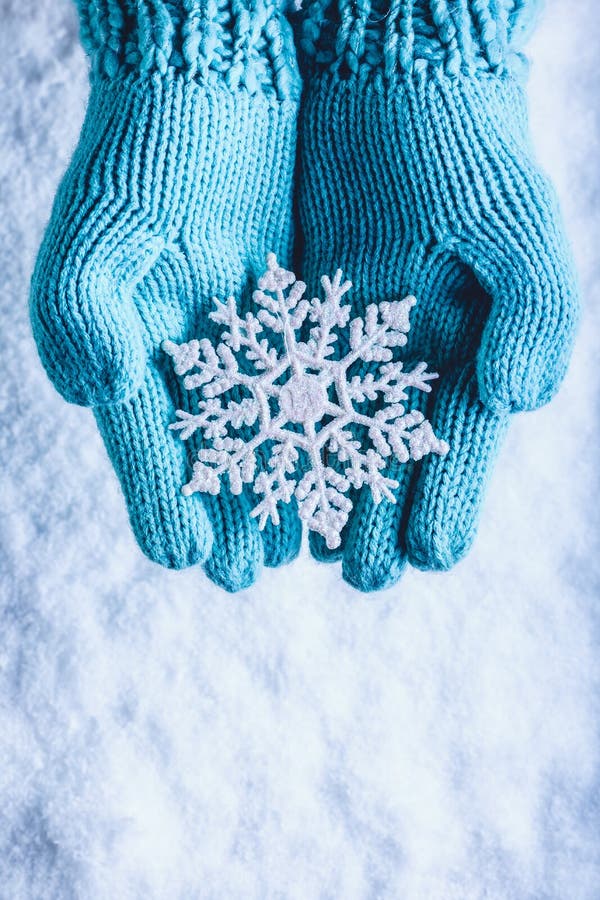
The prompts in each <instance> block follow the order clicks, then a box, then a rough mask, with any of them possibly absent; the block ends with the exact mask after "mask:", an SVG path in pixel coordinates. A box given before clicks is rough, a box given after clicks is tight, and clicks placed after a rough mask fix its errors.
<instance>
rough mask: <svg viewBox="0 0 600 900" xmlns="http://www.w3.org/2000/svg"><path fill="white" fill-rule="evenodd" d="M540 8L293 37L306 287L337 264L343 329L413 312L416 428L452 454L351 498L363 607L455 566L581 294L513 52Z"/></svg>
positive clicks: (352, 572) (345, 0)
mask: <svg viewBox="0 0 600 900" xmlns="http://www.w3.org/2000/svg"><path fill="white" fill-rule="evenodd" d="M536 5H537V4H536V3H535V2H533V3H532V2H527V0H452V2H450V0H395V2H394V0H358V2H354V0H352V2H349V0H305V4H304V7H303V10H304V11H303V13H302V16H301V18H300V19H299V22H298V30H299V56H300V58H301V61H302V66H303V67H304V68H305V70H306V82H307V83H306V89H305V95H304V98H303V109H302V112H301V120H300V129H299V134H300V166H301V169H300V184H299V198H300V216H301V223H302V228H303V233H304V249H303V268H302V271H303V276H304V278H305V280H306V281H307V282H308V284H309V287H310V288H311V289H314V288H315V285H316V282H317V279H318V277H319V276H320V275H321V273H331V272H333V271H335V269H336V268H337V267H338V266H339V267H341V268H342V269H343V270H344V274H345V275H346V276H347V277H348V278H350V279H351V280H352V281H353V283H354V288H353V291H352V296H353V298H354V300H353V302H354V304H355V312H354V313H353V314H359V313H360V311H361V310H364V308H365V307H366V305H367V304H369V303H372V302H379V301H381V300H384V299H385V300H387V299H390V300H391V299H400V298H402V297H403V296H404V295H406V294H414V295H415V296H416V297H417V305H416V307H415V310H414V312H413V315H412V319H411V323H412V327H411V332H410V334H409V335H408V344H407V348H406V351H405V353H406V354H407V356H406V358H407V359H408V360H409V361H419V360H424V361H426V362H427V363H428V364H429V368H430V369H433V370H436V371H438V372H439V373H440V380H439V382H435V383H434V384H433V390H432V392H431V394H430V395H429V400H428V406H427V409H426V415H427V416H428V417H429V418H430V419H431V422H432V425H433V429H434V431H435V433H436V435H437V437H439V438H442V439H445V440H446V441H447V442H448V443H449V445H450V452H449V453H448V454H447V456H445V457H444V458H440V457H438V456H429V457H427V458H426V459H424V460H423V461H422V462H419V463H416V464H409V465H402V466H398V467H397V469H396V470H392V472H391V473H390V474H392V476H393V477H395V478H396V479H398V480H399V482H400V486H399V488H398V490H397V500H398V503H397V505H395V506H394V505H392V504H390V503H386V502H383V503H381V504H380V505H379V506H375V505H374V503H373V501H372V499H371V496H370V493H369V492H368V491H366V490H365V489H363V491H362V493H361V496H360V497H359V498H355V508H354V510H353V515H352V517H351V519H350V521H349V523H348V526H347V528H346V531H345V534H344V539H343V543H342V548H341V550H340V551H339V553H340V554H342V555H343V571H344V576H345V578H346V579H347V580H348V581H350V582H351V583H352V584H354V585H355V586H357V587H359V588H362V589H365V590H368V589H376V588H380V587H384V586H386V585H388V584H391V583H393V582H394V581H395V580H396V579H397V578H398V576H399V574H400V572H401V570H402V567H403V565H404V563H405V560H406V558H407V557H408V559H409V561H410V562H411V563H412V564H413V565H415V566H418V567H421V568H441V569H444V568H447V567H449V566H451V565H452V564H453V563H454V562H456V561H457V560H458V559H459V558H460V557H461V556H462V555H463V554H464V553H465V551H466V550H467V549H468V547H469V545H470V543H471V541H472V539H473V536H474V533H475V528H476V522H477V516H478V512H479V509H480V505H481V499H482V494H483V490H484V487H485V484H486V481H487V479H488V475H489V472H490V468H491V466H490V464H491V462H492V460H493V458H494V456H495V454H496V452H497V450H498V447H499V444H500V441H501V438H502V435H503V434H504V432H505V429H506V426H507V422H508V414H509V413H510V412H513V411H518V410H530V409H534V408H536V407H539V406H540V405H541V404H543V403H545V402H546V401H548V400H549V399H550V398H551V397H552V396H553V394H554V393H555V391H556V390H557V388H558V386H559V384H560V382H561V379H562V378H563V375H564V373H565V369H566V366H567V361H568V358H569V355H570V352H571V347H572V343H573V339H574V333H575V328H576V321H577V315H578V300H577V291H576V286H575V281H574V275H573V268H572V264H571V259H570V253H569V250H568V248H567V246H566V243H565V239H564V237H563V233H562V229H561V225H560V217H559V214H558V210H557V203H556V199H555V196H554V193H553V190H552V188H551V186H550V185H549V183H548V181H547V180H546V178H545V177H544V175H543V174H542V173H541V172H540V171H539V169H538V167H537V165H536V163H535V160H534V156H533V151H532V148H531V145H530V141H529V136H528V130H527V114H526V104H525V99H524V93H523V84H522V82H523V75H524V72H525V65H524V59H523V57H522V56H521V54H520V51H519V47H520V42H521V40H522V38H523V36H524V34H525V31H526V26H529V24H530V20H531V15H532V13H533V12H534V8H535V6H536ZM312 546H313V552H315V553H316V555H317V556H320V557H321V558H324V557H326V556H327V551H326V548H325V547H324V546H323V542H322V541H320V540H319V539H317V540H315V541H313V545H312Z"/></svg>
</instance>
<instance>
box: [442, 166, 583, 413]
mask: <svg viewBox="0 0 600 900" xmlns="http://www.w3.org/2000/svg"><path fill="white" fill-rule="evenodd" d="M507 181H508V182H510V189H509V190H507V191H506V192H504V193H503V194H501V195H500V196H501V197H502V198H503V201H502V203H498V204H497V205H496V206H494V207H488V208H487V209H486V210H485V211H484V212H483V214H482V216H481V217H480V218H479V219H477V220H473V222H472V223H471V224H470V226H469V229H468V231H467V233H466V234H465V235H464V237H463V238H461V240H460V241H459V247H458V248H457V249H458V253H459V255H460V256H461V257H462V259H463V261H464V262H465V263H466V264H467V265H469V266H470V267H471V268H472V269H473V271H474V272H475V274H476V275H477V277H478V279H479V281H480V282H481V284H482V286H483V287H484V288H485V290H486V292H487V293H488V294H489V296H490V298H491V311H490V314H489V316H488V319H487V322H486V325H485V327H484V331H483V335H482V340H481V345H480V349H479V353H478V358H477V380H478V385H479V392H480V397H481V399H482V401H483V403H485V405H486V406H487V407H488V408H489V409H492V410H494V411H496V412H501V411H512V412H517V411H520V410H531V409H536V408H537V407H539V406H542V405H543V404H545V403H547V402H548V401H549V400H550V399H551V398H552V397H553V396H554V394H555V393H556V391H557V390H558V388H559V386H560V384H561V382H562V380H563V378H564V375H565V372H566V369H567V365H568V362H569V358H570V356H571V350H572V346H573V342H574V338H575V333H576V327H577V322H578V318H579V299H578V288H577V279H576V276H575V271H574V265H573V262H572V259H571V253H570V249H569V247H568V246H567V242H566V239H565V237H564V235H563V233H562V228H561V224H560V213H559V210H558V204H557V201H556V199H555V196H554V192H553V189H552V187H551V186H550V184H549V183H548V182H547V181H546V179H545V177H544V176H543V175H541V174H540V173H539V172H532V171H531V170H530V171H529V172H528V171H527V169H524V168H521V167H519V166H517V165H515V166H514V167H512V171H511V172H510V178H509V179H507ZM505 186H506V187H507V188H508V187H509V184H506V185H505Z"/></svg>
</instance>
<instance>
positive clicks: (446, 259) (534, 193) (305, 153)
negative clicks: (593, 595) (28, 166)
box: [31, 0, 578, 591]
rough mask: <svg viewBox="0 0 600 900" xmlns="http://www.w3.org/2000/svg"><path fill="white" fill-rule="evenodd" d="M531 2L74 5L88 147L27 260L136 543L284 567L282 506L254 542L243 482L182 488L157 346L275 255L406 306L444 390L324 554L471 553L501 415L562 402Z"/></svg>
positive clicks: (178, 560) (168, 378) (59, 358)
mask: <svg viewBox="0 0 600 900" xmlns="http://www.w3.org/2000/svg"><path fill="white" fill-rule="evenodd" d="M537 6H538V3H537V2H529V0H353V2H349V0H329V2H326V0H304V4H303V5H302V7H301V8H300V9H299V10H296V11H294V12H290V13H286V11H285V10H284V9H282V8H281V4H278V3H274V2H265V0H256V2H254V0H229V2H225V3H221V2H219V3H217V2H215V0H169V2H167V0H79V2H78V7H79V12H80V18H81V26H82V36H83V42H84V45H85V47H86V49H87V51H88V52H89V55H90V57H91V60H92V75H91V95H90V100H89V105H88V109H87V114H86V118H85V122H84V125H83V130H82V134H81V139H80V142H79V145H78V147H77V149H76V151H75V153H74V156H73V160H72V162H71V165H70V167H69V170H68V172H67V173H66V175H65V177H64V179H63V181H62V184H61V186H60V188H59V191H58V194H57V197H56V201H55V204H54V208H53V211H52V216H51V219H50V223H49V225H48V228H47V231H46V234H45V237H44V241H43V244H42V247H41V249H40V253H39V257H38V261H37V265H36V268H35V272H34V276H33V281H32V290H31V320H32V325H33V332H34V336H35V339H36V342H37V345H38V348H39V352H40V356H41V359H42V362H43V363H44V366H45V368H46V370H47V372H48V375H49V377H50V379H51V380H52V382H53V383H54V385H55V386H56V388H57V389H58V390H59V391H60V392H61V394H62V395H63V396H64V397H65V398H66V399H67V400H69V401H71V402H75V403H79V404H82V405H87V406H90V407H92V408H93V410H94V414H95V417H96V420H97V422H98V426H99V429H100V432H101V434H102V437H103V439H104V442H105V444H106V447H107V450H108V453H109V455H110V458H111V460H112V462H113V465H114V467H115V470H116V472H117V474H118V476H119V479H120V482H121V486H122V489H123V493H124V495H125V499H126V503H127V506H128V510H129V516H130V519H131V524H132V527H133V530H134V532H135V535H136V538H137V540H138V542H139V544H140V546H141V548H142V549H143V551H144V552H145V553H146V554H147V555H148V556H149V557H150V558H151V559H153V560H154V561H156V562H158V563H161V564H162V565H165V566H169V567H173V568H179V567H183V566H188V565H193V564H195V563H199V564H202V565H203V566H204V568H205V570H206V573H207V574H208V576H209V577H210V578H211V579H212V580H213V581H215V582H216V583H218V584H219V585H221V586H222V587H224V588H226V589H227V590H232V591H233V590H239V589H241V588H244V587H247V586H249V585H250V584H251V583H252V582H253V581H254V580H255V579H256V578H257V576H258V575H259V573H260V569H261V566H262V565H263V564H264V565H268V566H277V565H280V564H282V563H285V562H287V561H289V560H291V559H293V558H294V557H295V556H296V555H297V553H298V550H299V545H300V541H301V534H302V529H301V523H300V519H299V517H298V513H297V509H296V507H295V504H294V503H290V504H284V505H282V508H281V510H280V513H279V523H278V524H277V525H275V524H274V523H273V522H268V523H267V525H266V527H265V528H264V529H263V530H261V529H260V528H259V523H258V521H257V519H256V518H255V517H252V516H251V512H252V509H253V506H254V505H255V503H254V499H253V495H252V492H251V490H250V488H245V489H244V490H243V491H242V492H241V493H239V494H234V493H232V491H231V489H230V487H229V486H227V485H226V484H225V485H223V486H222V488H221V490H220V492H219V493H218V494H214V495H212V494H194V495H193V496H191V497H190V496H185V495H184V494H183V493H182V490H181V488H182V485H183V484H184V483H186V482H187V481H188V480H189V476H190V471H191V468H192V465H193V457H192V456H191V452H190V446H188V445H187V444H186V443H185V442H183V441H181V440H179V439H178V438H177V436H176V435H174V434H173V432H172V431H170V430H169V427H168V426H169V423H172V422H173V421H174V418H175V411H176V410H177V409H179V408H180V407H182V406H184V405H185V402H186V399H185V397H184V393H185V391H184V390H183V388H182V385H181V379H180V378H178V377H177V375H176V373H175V372H174V371H173V366H172V361H171V360H170V359H169V357H168V355H167V354H165V352H164V350H163V344H164V342H165V341H175V342H177V343H179V344H182V343H185V342H190V341H194V340H197V339H200V340H202V339H203V338H208V339H210V340H214V339H215V327H214V324H212V323H211V319H210V318H209V313H210V312H211V311H212V310H213V309H214V304H213V298H214V297H217V298H221V299H225V298H227V297H229V296H233V297H234V298H235V300H236V301H237V302H238V303H239V304H240V308H241V309H243V308H247V305H248V301H249V298H251V296H252V292H253V290H254V289H255V287H256V282H257V279H258V277H259V276H260V274H261V273H262V272H263V271H264V269H265V260H266V259H267V256H268V254H270V253H274V254H275V255H276V257H277V259H278V260H279V262H280V263H282V264H283V265H285V266H290V267H292V261H293V260H294V261H295V263H296V265H295V268H296V270H297V271H298V275H299V276H301V277H302V278H303V280H304V281H305V282H306V283H307V285H308V294H309V295H310V296H312V295H313V294H315V293H317V292H318V287H319V279H320V277H321V276H322V275H324V274H325V275H329V276H333V274H334V273H335V272H336V270H337V269H338V268H339V269H342V270H343V272H344V275H346V276H347V277H348V278H350V279H351V280H352V282H353V287H352V290H351V293H350V294H349V295H348V297H349V300H350V302H351V304H352V315H353V316H359V315H363V314H364V310H365V309H366V307H367V306H368V305H369V304H377V303H380V302H381V301H383V300H390V301H392V300H399V299H401V298H402V297H404V296H405V295H407V294H414V295H415V296H416V297H417V298H418V302H417V304H416V306H415V308H414V311H413V312H412V315H411V329H410V340H409V342H408V345H407V349H406V354H407V360H408V361H411V360H412V361H415V362H417V361H419V360H426V361H427V362H428V364H429V367H430V369H433V370H435V371H437V372H438V373H439V375H440V379H439V382H438V383H436V384H435V386H434V389H433V390H432V391H431V393H429V394H426V395H425V394H424V395H423V404H422V406H423V411H424V413H425V414H426V415H427V418H428V419H429V420H430V421H431V424H432V426H433V430H434V432H435V434H436V435H437V437H438V438H439V439H440V440H443V441H445V442H447V444H448V446H449V448H450V449H449V452H448V453H446V454H445V455H443V456H440V455H435V454H432V455H428V456H426V457H425V458H424V459H422V460H421V461H420V462H409V463H396V464H394V463H391V464H390V475H391V477H393V478H394V479H395V480H396V481H397V482H398V487H397V488H396V489H395V492H394V493H395V499H396V501H397V502H396V503H390V502H386V501H383V502H381V503H378V504H377V503H375V501H374V498H373V496H372V493H371V492H370V491H368V490H367V489H366V488H362V489H361V490H360V491H356V492H355V495H354V496H353V509H352V511H351V513H350V516H349V519H348V522H347V525H346V527H345V528H344V531H343V533H342V540H341V543H340V545H339V547H337V548H336V549H335V550H330V549H328V548H327V546H326V544H325V541H324V540H323V539H322V538H321V537H320V536H319V535H311V549H312V551H313V554H314V555H315V556H316V557H318V558H320V559H340V558H341V560H342V569H343V575H344V578H345V579H346V580H347V581H348V582H350V583H351V584H353V585H354V586H355V587H357V588H359V589H362V590H375V589H378V588H382V587H386V586H389V585H390V584H392V583H394V582H395V581H396V580H397V579H398V578H399V576H400V574H401V571H402V569H403V567H404V566H405V564H406V561H407V560H408V561H409V562H410V563H412V564H413V565H414V566H418V567H420V568H425V569H440V568H441V569H445V568H448V567H450V566H451V565H452V564H453V563H454V562H456V561H457V560H458V559H459V558H461V557H462V556H463V555H464V553H465V552H466V550H467V549H468V548H469V546H470V544H471V542H472V540H473V537H474V534H475V529H476V525H477V519H478V515H479V511H480V507H481V501H482V496H483V493H484V490H485V486H486V483H487V480H488V477H489V473H490V470H491V467H492V464H493V460H494V457H495V455H496V453H497V451H498V448H499V445H500V443H501V440H502V437H503V435H504V434H505V431H506V428H507V425H508V422H509V419H510V414H511V413H513V412H516V411H520V410H529V409H535V408H536V407H539V406H540V405H542V404H544V403H545V402H547V401H548V400H549V399H550V398H551V397H552V396H553V395H554V393H555V392H556V390H557V389H558V387H559V385H560V382H561V380H562V378H563V376H564V373H565V370H566V367H567V363H568V359H569V356H570V353H571V350H572V344H573V340H574V336H575V331H576V326H577V319H578V297H577V289H576V283H575V277H574V273H573V265H572V262H571V257H570V252H569V249H568V246H567V244H566V241H565V238H564V235H563V232H562V227H561V223H560V216H559V212H558V209H557V202H556V199H555V196H554V193H553V190H552V188H551V186H550V185H549V183H548V181H547V179H546V178H545V176H544V175H543V174H542V173H541V172H540V171H539V169H538V167H537V165H536V163H535V160H534V155H533V151H532V148H531V145H530V139H529V135H528V127H527V112H526V104H525V99H524V89H523V82H524V77H525V71H526V64H525V61H524V58H523V56H522V53H521V47H522V44H523V41H524V39H525V37H526V36H527V33H528V31H529V30H530V27H531V24H532V21H533V17H534V13H535V12H536V8H537Z"/></svg>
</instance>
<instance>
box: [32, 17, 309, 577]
mask: <svg viewBox="0 0 600 900" xmlns="http://www.w3.org/2000/svg"><path fill="white" fill-rule="evenodd" d="M78 8H79V13H80V19H81V34H82V40H83V44H84V46H85V48H86V50H87V52H88V54H89V55H90V59H91V92H90V98H89V103H88V108H87V112H86V116H85V121H84V124H83V128H82V133H81V137H80V141H79V144H78V146H77V148H76V150H75V153H74V156H73V159H72V161H71V164H70V166H69V169H68V171H67V173H66V175H65V176H64V178H63V181H62V183H61V185H60V188H59V190H58V193H57V196H56V200H55V203H54V207H53V210H52V214H51V218H50V222H49V224H48V227H47V230H46V233H45V236H44V239H43V243H42V246H41V249H40V251H39V255H38V259H37V263H36V267H35V271H34V275H33V279H32V286H31V295H30V314H31V322H32V328H33V333H34V337H35V340H36V343H37V346H38V350H39V354H40V357H41V360H42V362H43V364H44V366H45V368H46V371H47V373H48V375H49V377H50V379H51V381H52V382H53V383H54V385H55V386H56V388H57V389H58V391H59V392H60V393H61V394H62V395H63V396H64V397H65V398H66V399H67V400H68V401H70V402H74V403H78V404H82V405H86V406H90V407H92V408H93V410H94V415H95V417H96V420H97V423H98V427H99V429H100V432H101V434H102V437H103V439H104V442H105V444H106V448H107V451H108V453H109V456H110V458H111V460H112V463H113V465H114V468H115V471H116V473H117V475H118V477H119V480H120V483H121V486H122V489H123V493H124V496H125V500H126V503H127V507H128V511H129V517H130V520H131V525H132V528H133V531H134V533H135V536H136V538H137V540H138V542H139V544H140V546H141V548H142V550H143V551H144V552H145V553H146V554H147V555H148V556H149V557H150V558H151V559H152V560H154V561H155V562H157V563H160V564H162V565H164V566H168V567H172V568H180V567H183V566H188V565H192V564H194V563H203V564H204V565H205V569H206V572H207V574H208V575H209V577H210V578H212V579H213V580H214V581H215V582H216V583H217V584H219V585H221V586H222V587H223V588H225V589H227V590H239V589H241V588H244V587H247V586H248V585H249V584H251V583H252V582H253V581H254V580H255V578H256V577H257V574H258V572H259V571H260V568H261V566H262V564H263V563H264V564H267V565H278V564H280V563H283V562H285V561H287V560H289V559H291V558H293V557H294V556H295V555H296V554H297V552H298V547H299V541H300V536H301V529H300V523H299V520H298V517H297V515H296V513H295V512H294V510H290V511H289V514H288V515H287V516H284V517H282V521H281V523H280V526H279V527H278V528H273V527H268V526H267V528H265V530H264V531H263V532H262V534H261V533H260V532H259V530H258V526H257V523H256V521H255V520H253V519H251V518H250V515H249V512H250V510H251V505H250V503H249V501H248V499H247V497H245V496H244V495H243V494H242V495H240V496H233V495H232V494H231V492H229V491H227V490H224V491H223V492H222V493H221V495H220V496H219V497H203V498H202V499H200V498H199V497H198V496H196V497H192V498H186V497H184V496H182V494H181V484H182V483H183V482H184V481H185V478H186V476H187V472H188V465H189V459H190V456H189V453H190V449H189V448H187V452H186V447H185V446H184V445H183V444H182V443H181V441H178V440H176V439H175V437H174V436H173V435H172V433H171V432H169V431H168V423H169V422H170V421H172V419H173V417H174V414H175V409H176V408H180V407H182V406H184V407H185V402H186V398H185V396H183V393H185V392H183V391H182V389H181V387H180V386H179V385H178V383H177V379H176V377H175V375H174V373H173V372H172V370H171V367H170V366H168V365H167V363H166V360H165V354H164V353H163V351H162V350H161V349H160V348H161V344H162V342H163V341H164V340H165V339H175V340H178V341H181V342H184V341H186V340H189V339H190V338H191V337H197V336H198V335H203V336H207V337H210V327H211V323H210V320H209V319H208V314H207V311H208V310H210V309H211V308H212V298H213V296H215V295H217V296H221V295H229V294H233V295H234V296H235V298H236V300H237V301H238V302H239V303H240V307H241V308H243V305H244V302H245V300H244V298H245V297H246V295H248V297H249V295H251V288H249V285H250V286H252V285H253V284H254V283H255V281H256V278H257V277H258V275H259V274H260V272H261V270H262V268H263V266H264V260H265V257H266V254H267V252H269V251H270V250H274V251H275V252H276V253H277V254H278V257H279V258H280V259H281V260H282V261H284V262H287V261H288V260H289V258H290V256H291V250H292V239H293V232H292V175H293V169H294V161H295V139H296V124H297V114H298V101H299V92H300V76H299V72H298V69H297V65H296V60H295V48H294V43H293V35H292V31H291V28H290V25H289V22H288V21H287V20H286V19H285V17H284V16H283V13H282V11H281V10H280V9H279V7H278V5H277V4H273V3H271V2H269V0H257V2H251V0H209V2H204V0H203V2H199V0H170V2H163V0H153V2H152V3H150V2H146V0H142V2H136V3H131V2H128V0H93V2H92V0H79V2H78ZM192 449H194V448H192ZM196 449H197V448H196Z"/></svg>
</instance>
